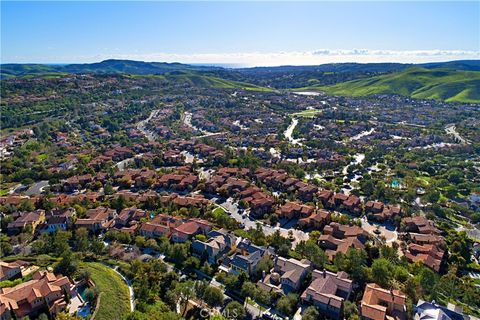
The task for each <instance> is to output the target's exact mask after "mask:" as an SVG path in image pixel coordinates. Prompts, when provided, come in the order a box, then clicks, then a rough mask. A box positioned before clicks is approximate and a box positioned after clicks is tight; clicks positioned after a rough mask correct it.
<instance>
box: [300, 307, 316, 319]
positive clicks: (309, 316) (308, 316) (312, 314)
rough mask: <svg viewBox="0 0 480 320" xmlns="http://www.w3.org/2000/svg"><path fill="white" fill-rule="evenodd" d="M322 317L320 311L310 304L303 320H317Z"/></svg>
mask: <svg viewBox="0 0 480 320" xmlns="http://www.w3.org/2000/svg"><path fill="white" fill-rule="evenodd" d="M319 317H320V312H318V310H317V308H316V307H314V306H309V307H307V308H306V309H305V311H303V314H302V320H317V319H318V318H319Z"/></svg>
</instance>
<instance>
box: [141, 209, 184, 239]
mask: <svg viewBox="0 0 480 320" xmlns="http://www.w3.org/2000/svg"><path fill="white" fill-rule="evenodd" d="M182 223H183V220H182V219H180V218H178V217H173V216H168V215H164V214H159V215H157V216H155V218H153V219H152V220H151V221H149V222H145V223H143V224H142V226H141V227H140V229H139V232H140V234H141V235H142V236H144V237H147V238H160V237H167V238H168V237H170V233H171V229H172V228H176V227H178V226H180V225H181V224H182Z"/></svg>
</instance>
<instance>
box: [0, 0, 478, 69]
mask: <svg viewBox="0 0 480 320" xmlns="http://www.w3.org/2000/svg"><path fill="white" fill-rule="evenodd" d="M479 51H480V2H479V1H472V2H445V1H442V2H433V1H428V2H413V1H402V2H400V1H398V2H391V1H376V2H363V1H354V2H301V3H300V2H295V3H294V2H124V1H122V2H117V1H108V2H93V1H85V2H40V1H35V2H24V1H16V2H7V1H1V54H2V57H1V60H2V62H3V63H6V62H41V63H68V62H92V61H99V60H102V59H106V58H126V59H136V60H148V61H170V62H172V61H180V62H186V63H195V62H196V63H240V64H246V65H277V64H317V63H324V62H343V61H359V62H370V61H401V62H423V61H442V60H452V59H469V58H476V59H479V58H480V54H479Z"/></svg>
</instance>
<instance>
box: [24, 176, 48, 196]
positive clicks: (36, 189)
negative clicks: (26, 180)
mask: <svg viewBox="0 0 480 320" xmlns="http://www.w3.org/2000/svg"><path fill="white" fill-rule="evenodd" d="M46 186H48V180H43V181H39V182H35V183H34V184H33V185H32V186H31V187H30V188H28V190H27V191H25V194H26V195H27V196H32V195H36V194H40V193H42V191H43V188H45V187H46Z"/></svg>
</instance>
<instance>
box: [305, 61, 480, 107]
mask: <svg viewBox="0 0 480 320" xmlns="http://www.w3.org/2000/svg"><path fill="white" fill-rule="evenodd" d="M302 90H318V91H323V92H326V93H328V94H333V95H342V96H367V95H372V94H399V95H404V96H408V97H412V98H417V99H437V100H443V101H447V102H466V103H471V102H473V103H478V102H480V72H478V71H457V70H450V69H426V68H418V67H416V68H410V69H406V70H403V71H400V72H395V73H390V74H385V75H380V76H374V77H369V78H363V79H358V80H352V81H347V82H342V83H338V84H335V85H332V86H311V87H307V88H302Z"/></svg>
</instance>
